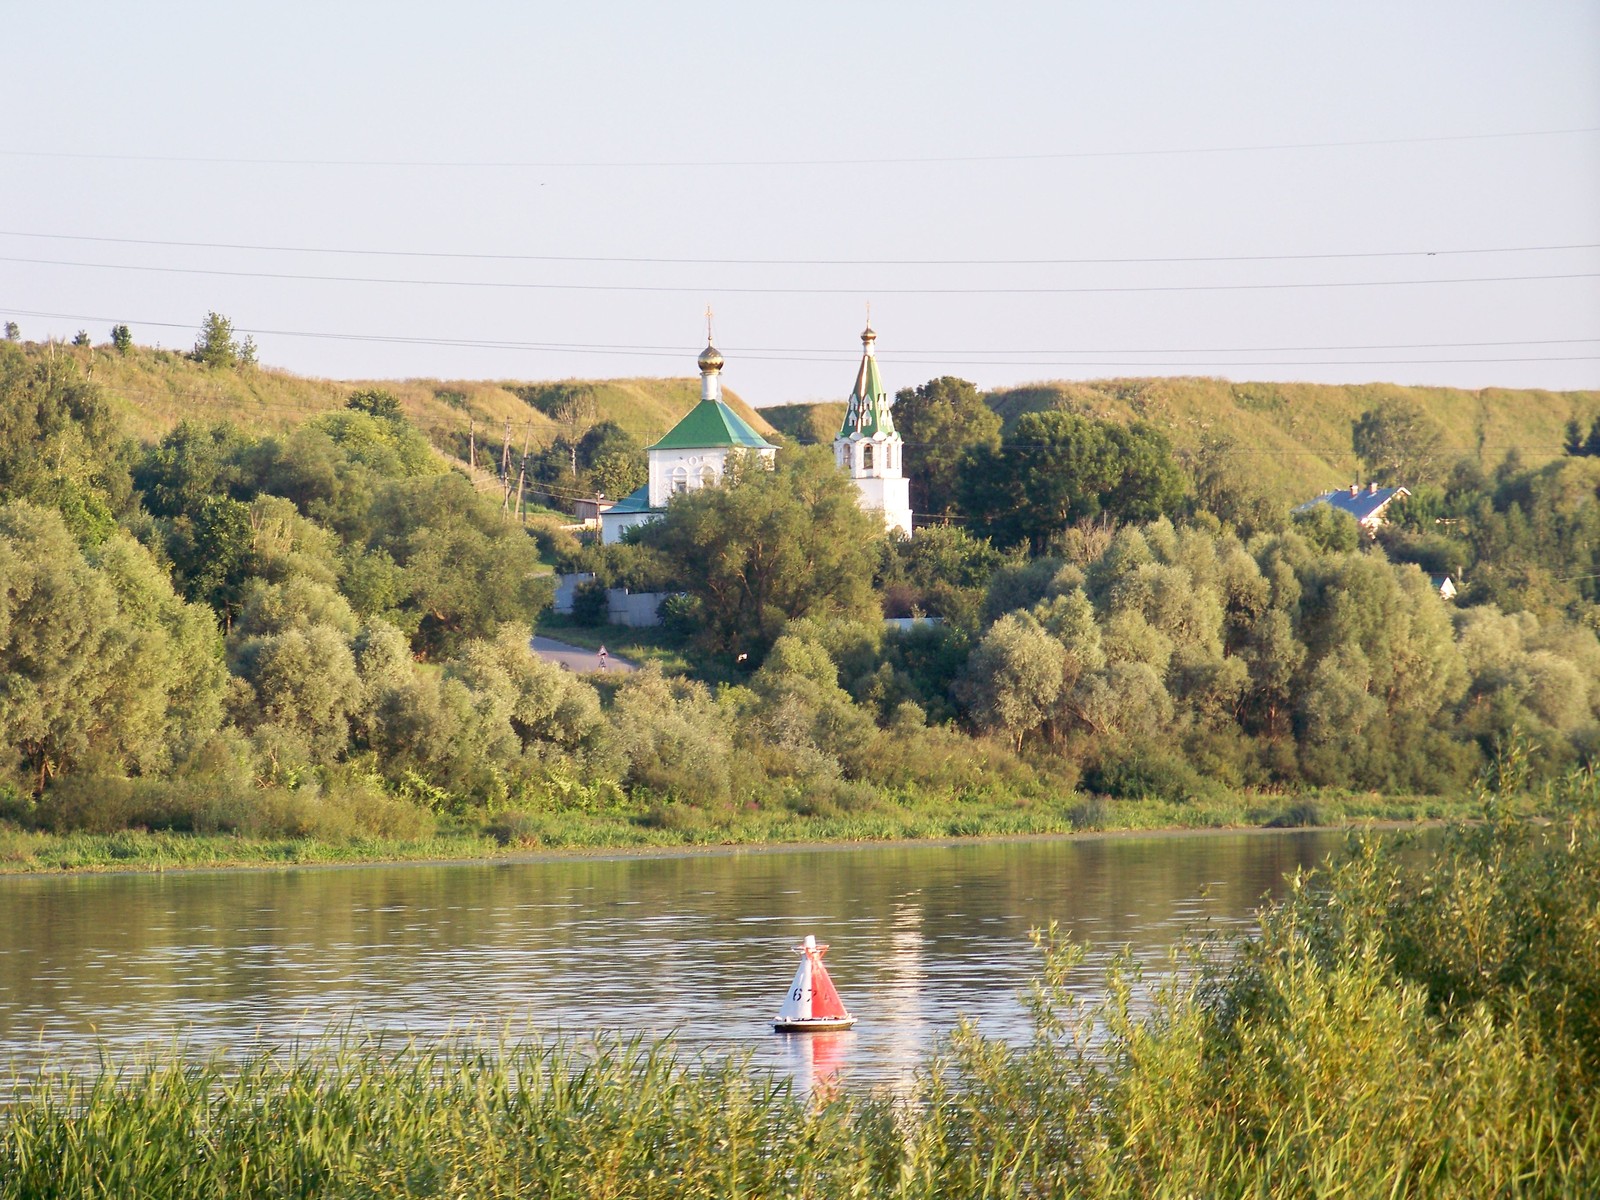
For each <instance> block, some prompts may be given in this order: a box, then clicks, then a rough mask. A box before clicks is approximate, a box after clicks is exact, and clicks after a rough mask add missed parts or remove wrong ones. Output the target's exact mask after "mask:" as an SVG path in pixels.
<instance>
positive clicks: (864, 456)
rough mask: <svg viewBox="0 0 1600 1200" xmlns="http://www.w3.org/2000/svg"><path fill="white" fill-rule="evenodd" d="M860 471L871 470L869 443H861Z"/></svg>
mask: <svg viewBox="0 0 1600 1200" xmlns="http://www.w3.org/2000/svg"><path fill="white" fill-rule="evenodd" d="M861 469H862V470H863V471H870V470H872V443H871V442H863V443H861Z"/></svg>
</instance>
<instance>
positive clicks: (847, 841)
mask: <svg viewBox="0 0 1600 1200" xmlns="http://www.w3.org/2000/svg"><path fill="white" fill-rule="evenodd" d="M1418 807H1419V808H1421V807H1424V806H1423V805H1421V804H1419V805H1418ZM1470 807H1471V806H1470V804H1469V803H1467V802H1460V803H1449V804H1444V805H1441V804H1440V803H1438V802H1437V801H1436V800H1434V801H1433V802H1430V803H1428V804H1427V805H1426V809H1427V810H1428V811H1427V812H1426V813H1423V814H1419V815H1416V816H1411V817H1399V818H1396V817H1379V816H1350V817H1346V818H1345V819H1342V820H1337V821H1330V822H1322V823H1308V824H1304V825H1267V824H1249V823H1237V824H1214V823H1207V824H1200V823H1193V824H1179V823H1174V824H1168V825H1157V826H1142V825H1129V826H1118V827H1113V828H1101V829H1081V830H1072V829H1060V830H1041V831H1036V832H1023V833H1017V832H1006V831H1001V830H997V831H995V832H991V833H983V832H979V833H973V834H942V835H930V836H925V837H923V836H899V837H836V838H808V839H794V840H785V839H773V840H764V841H743V842H741V841H721V842H704V843H690V842H683V843H667V844H654V845H626V844H618V843H603V842H597V843H595V844H592V845H579V844H573V845H563V846H548V847H530V846H501V845H498V844H495V843H494V842H493V841H492V840H491V839H489V838H487V837H479V838H476V839H471V838H468V837H465V836H463V837H460V838H449V839H429V841H428V842H426V843H422V844H420V845H419V844H417V843H405V842H400V843H376V844H373V843H364V844H361V845H354V846H352V845H348V844H338V843H328V842H317V841H314V840H309V839H307V840H293V839H272V840H252V839H242V838H233V837H227V836H211V837H208V836H205V835H193V834H173V833H168V834H150V833H144V832H142V831H124V832H123V833H118V834H102V835H82V834H78V835H57V834H47V833H46V834H40V833H29V832H25V831H20V830H16V829H15V827H12V828H10V829H6V828H0V877H11V878H39V877H43V876H51V877H61V876H102V875H171V874H197V873H201V872H212V871H227V872H237V871H252V872H264V871H286V870H332V869H336V868H342V867H350V868H366V867H391V866H418V867H430V866H431V867H456V866H486V865H494V866H517V865H527V864H532V863H542V862H552V863H553V862H571V861H577V860H585V859H590V860H598V861H605V860H626V859H650V858H700V857H713V856H724V855H734V854H784V853H795V854H802V853H813V852H816V851H821V850H848V849H861V848H866V847H873V848H882V849H894V848H897V847H904V848H910V847H949V846H963V845H973V844H975V843H986V844H1002V845H1003V844H1023V843H1029V842H1046V841H1082V842H1091V841H1106V840H1113V839H1115V840H1121V839H1135V838H1171V837H1186V838H1187V837H1217V836H1228V835H1239V834H1244V835H1267V834H1277V835H1282V834H1291V833H1338V832H1359V831H1363V830H1372V831H1375V832H1403V831H1407V830H1413V829H1426V828H1431V827H1437V826H1440V825H1443V824H1446V823H1447V822H1448V821H1449V820H1451V819H1456V818H1459V817H1462V816H1465V815H1466V814H1467V813H1468V810H1469V809H1470ZM1441 808H1442V811H1441ZM1458 809H1459V811H1457V810H1458ZM8 835H9V836H8ZM16 836H20V837H22V838H25V839H27V840H28V841H32V842H37V843H41V845H39V846H38V847H36V848H37V849H44V850H48V849H49V848H52V847H54V848H60V847H61V846H64V845H66V844H69V843H73V842H81V841H83V840H84V839H85V838H89V837H92V838H95V839H97V840H101V841H106V842H114V841H117V840H119V839H126V838H139V839H141V840H143V839H150V840H153V841H155V842H156V843H157V845H156V846H155V847H151V848H152V849H156V848H158V847H159V846H160V845H162V844H166V845H172V844H177V845H184V844H188V845H190V846H191V847H194V846H199V845H204V844H206V843H222V844H225V845H227V846H230V847H232V848H234V849H238V850H243V851H245V852H244V853H239V854H234V855H231V856H223V855H218V856H217V857H215V858H201V859H197V860H192V861H178V862H169V861H160V860H155V859H140V858H136V857H128V858H123V859H121V860H113V861H106V862H81V861H80V862H76V863H72V864H65V865H53V864H50V863H48V862H45V863H39V862H37V861H34V862H31V863H30V862H28V861H17V860H15V859H14V858H11V859H10V860H8V858H7V850H8V843H9V842H10V841H11V840H13V839H14V838H15V837H16ZM124 845H126V843H125V842H124ZM413 846H414V847H415V848H416V850H417V853H409V852H407V848H408V847H413ZM251 850H254V851H255V853H250V852H249V851H251ZM319 855H325V857H319Z"/></svg>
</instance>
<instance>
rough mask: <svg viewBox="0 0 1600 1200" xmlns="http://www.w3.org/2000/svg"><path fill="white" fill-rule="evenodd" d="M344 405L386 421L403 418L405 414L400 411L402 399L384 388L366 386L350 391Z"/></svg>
mask: <svg viewBox="0 0 1600 1200" xmlns="http://www.w3.org/2000/svg"><path fill="white" fill-rule="evenodd" d="M344 406H345V407H346V408H348V409H352V410H354V411H355V412H363V413H366V414H367V415H368V416H369V417H378V418H379V419H381V420H385V421H397V420H401V419H402V418H403V416H404V414H402V413H401V411H400V401H399V399H398V398H397V397H396V396H395V394H394V393H393V392H390V391H386V390H384V389H383V388H364V389H362V390H360V391H355V392H351V393H350V398H349V399H347V400H346V401H345V402H344Z"/></svg>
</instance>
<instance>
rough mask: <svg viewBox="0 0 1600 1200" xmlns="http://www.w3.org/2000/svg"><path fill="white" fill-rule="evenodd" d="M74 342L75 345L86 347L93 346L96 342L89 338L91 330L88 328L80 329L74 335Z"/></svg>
mask: <svg viewBox="0 0 1600 1200" xmlns="http://www.w3.org/2000/svg"><path fill="white" fill-rule="evenodd" d="M72 344H73V345H74V346H79V347H84V346H91V345H93V344H94V343H92V342H91V341H90V340H89V331H88V330H87V329H80V330H78V332H77V333H75V334H73V335H72Z"/></svg>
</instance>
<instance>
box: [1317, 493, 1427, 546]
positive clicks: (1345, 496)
mask: <svg viewBox="0 0 1600 1200" xmlns="http://www.w3.org/2000/svg"><path fill="white" fill-rule="evenodd" d="M1409 495H1411V491H1410V489H1408V488H1403V487H1391V488H1381V487H1379V486H1378V485H1377V484H1375V483H1369V484H1367V486H1366V487H1365V488H1363V487H1362V486H1361V485H1360V484H1358V483H1352V484H1351V485H1350V486H1349V488H1340V489H1339V490H1337V491H1332V492H1323V493H1322V495H1320V496H1318V497H1317V498H1316V499H1314V500H1307V501H1306V502H1305V503H1304V504H1301V505H1299V506H1298V507H1296V508H1295V510H1294V511H1295V512H1297V513H1300V512H1306V511H1308V510H1309V509H1313V508H1315V507H1316V506H1317V505H1319V504H1328V505H1331V506H1332V507H1334V508H1337V509H1338V510H1339V511H1340V512H1347V513H1349V514H1350V515H1351V516H1352V517H1354V518H1355V519H1356V524H1357V525H1359V526H1361V532H1362V533H1364V534H1366V535H1367V536H1368V537H1377V536H1378V529H1379V528H1380V527H1381V526H1382V525H1383V524H1384V515H1383V513H1384V510H1385V509H1387V508H1388V507H1389V505H1391V504H1393V503H1394V502H1395V501H1396V500H1397V499H1399V498H1400V497H1401V496H1409Z"/></svg>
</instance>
